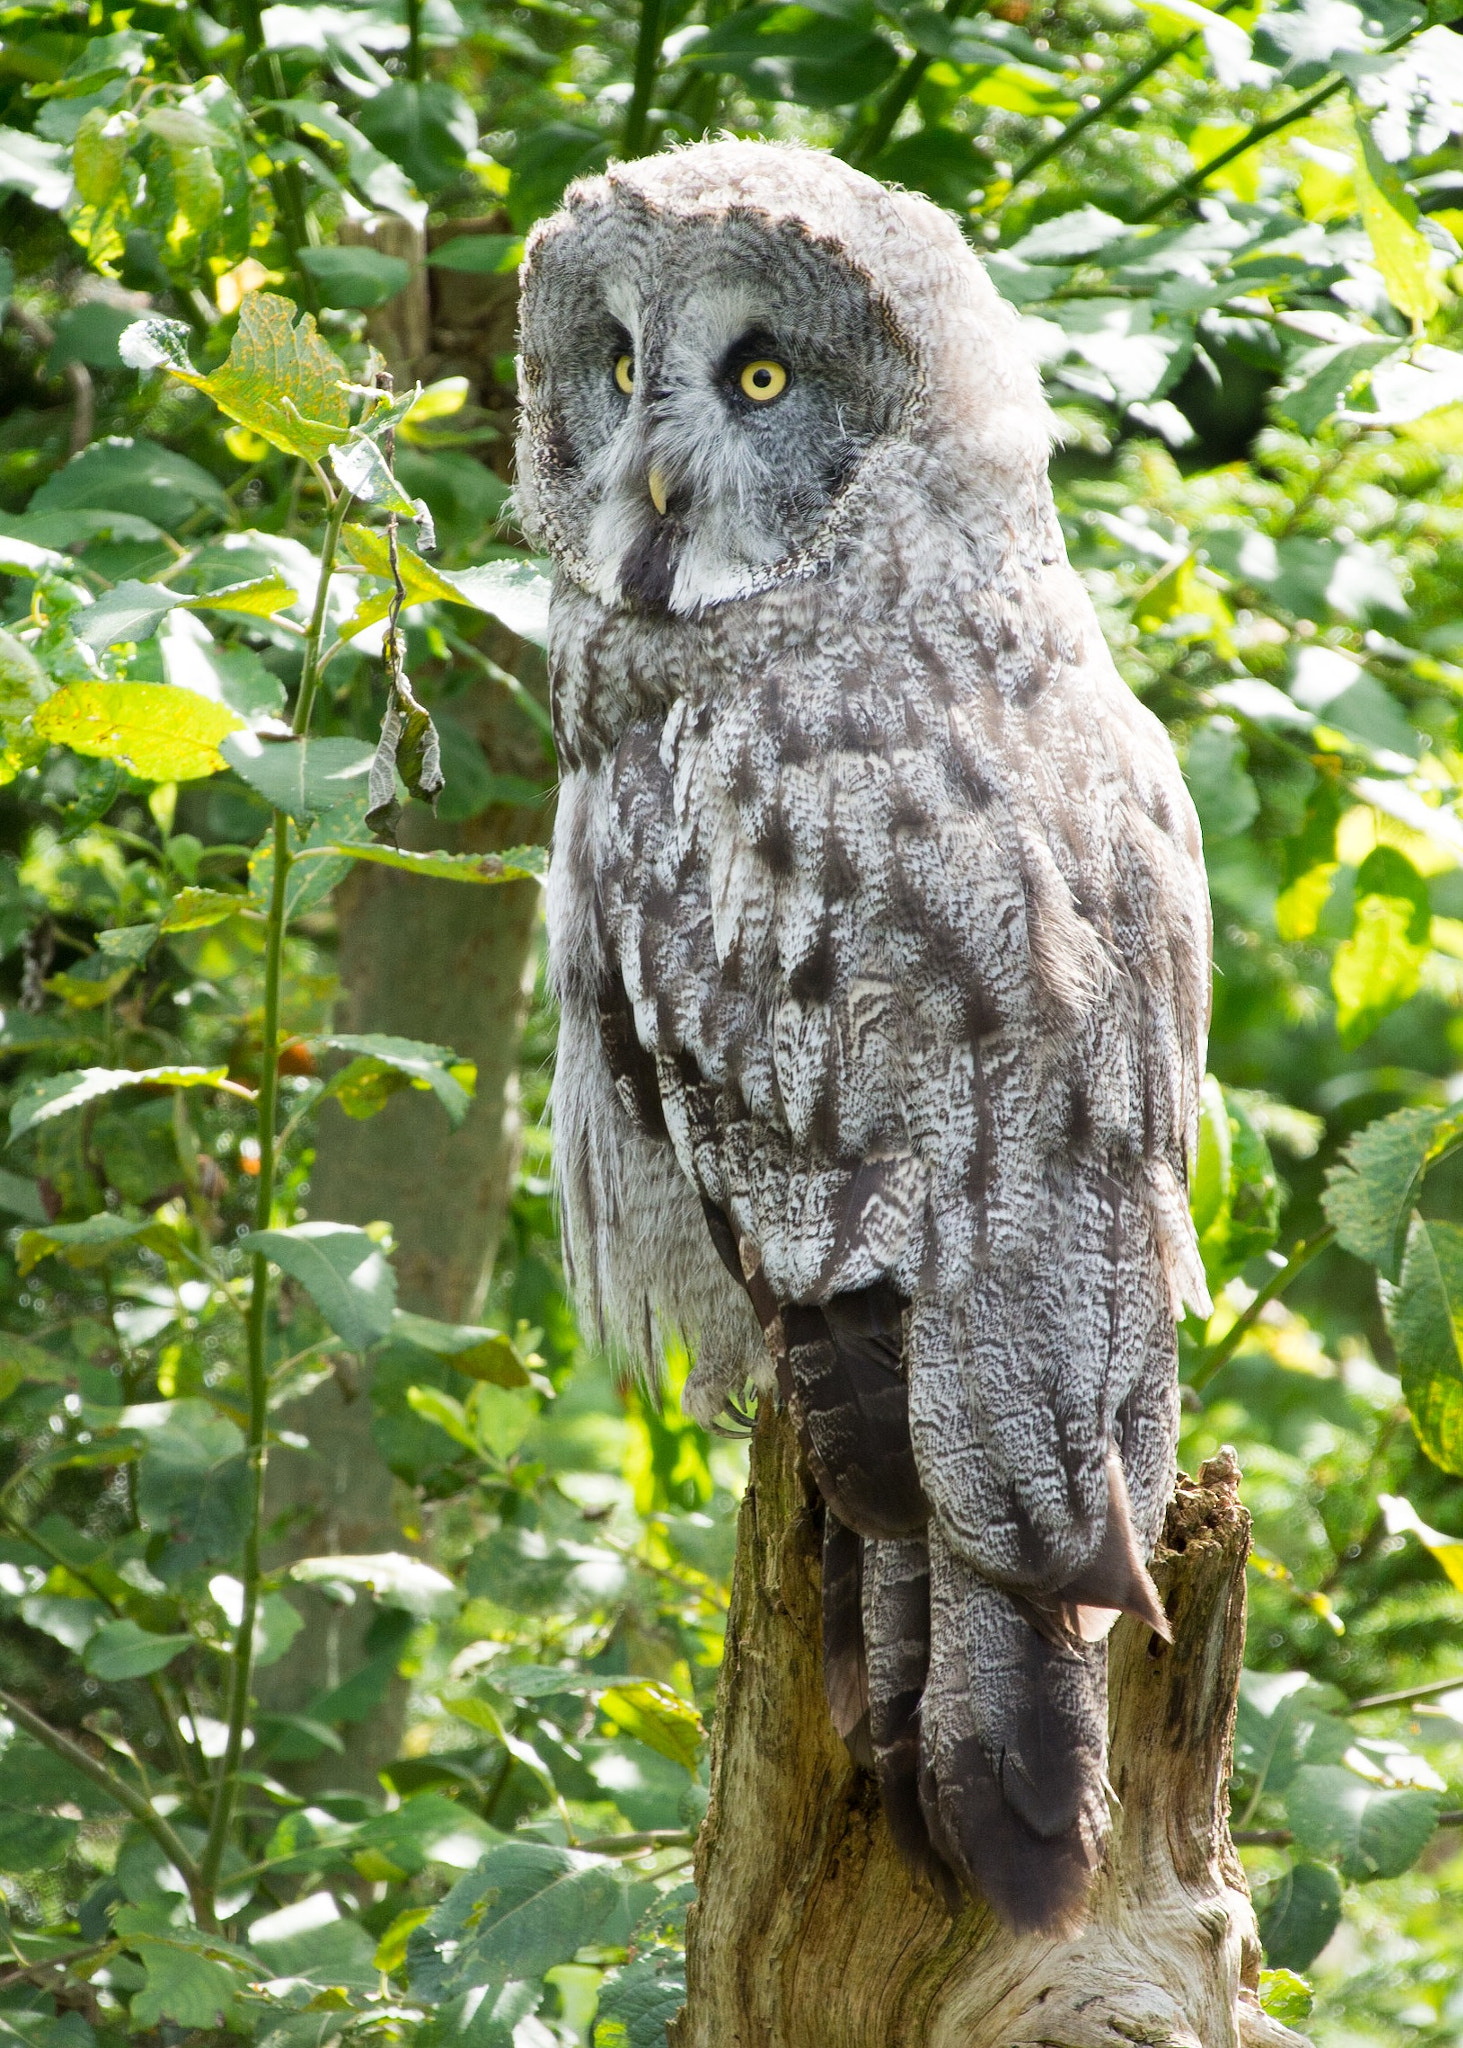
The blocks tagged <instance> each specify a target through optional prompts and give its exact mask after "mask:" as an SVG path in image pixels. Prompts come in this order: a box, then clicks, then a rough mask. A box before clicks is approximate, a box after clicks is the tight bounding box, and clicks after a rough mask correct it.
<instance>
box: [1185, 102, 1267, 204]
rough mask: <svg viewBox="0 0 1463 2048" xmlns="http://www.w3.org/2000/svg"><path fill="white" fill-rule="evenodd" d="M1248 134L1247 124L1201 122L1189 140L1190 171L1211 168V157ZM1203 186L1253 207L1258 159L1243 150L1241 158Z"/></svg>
mask: <svg viewBox="0 0 1463 2048" xmlns="http://www.w3.org/2000/svg"><path fill="white" fill-rule="evenodd" d="M1249 132H1250V131H1249V124H1248V122H1245V121H1201V122H1200V123H1199V125H1198V127H1197V128H1196V129H1195V130H1194V132H1193V134H1192V135H1191V136H1190V137H1189V155H1190V156H1191V157H1192V158H1193V159H1194V168H1195V169H1196V170H1200V171H1202V170H1203V168H1204V166H1205V164H1212V163H1213V161H1214V159H1215V157H1217V156H1223V154H1224V152H1225V150H1227V149H1229V148H1230V147H1231V146H1232V145H1233V144H1234V143H1236V142H1238V141H1239V139H1240V137H1241V136H1243V135H1248V134H1249ZM1204 182H1205V183H1206V184H1207V185H1211V186H1213V187H1215V188H1217V189H1219V190H1221V191H1225V192H1232V193H1233V194H1234V196H1235V198H1236V199H1243V200H1245V201H1246V202H1248V203H1253V202H1254V201H1255V200H1256V199H1258V198H1259V196H1260V158H1259V157H1258V156H1257V155H1256V153H1255V152H1254V150H1252V149H1247V150H1246V151H1245V152H1244V154H1243V156H1237V157H1235V158H1234V160H1233V161H1232V162H1231V163H1227V164H1226V165H1225V166H1224V168H1223V170H1220V171H1216V172H1215V173H1214V176H1213V177H1212V178H1206V179H1205V181H1204Z"/></svg>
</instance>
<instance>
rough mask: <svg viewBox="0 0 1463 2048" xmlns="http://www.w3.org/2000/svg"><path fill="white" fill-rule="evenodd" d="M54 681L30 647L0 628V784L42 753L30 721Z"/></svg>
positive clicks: (37, 759) (41, 741)
mask: <svg viewBox="0 0 1463 2048" xmlns="http://www.w3.org/2000/svg"><path fill="white" fill-rule="evenodd" d="M53 687H54V685H53V684H52V682H51V678H50V677H49V676H48V675H47V674H46V671H45V670H44V669H43V668H42V667H41V665H40V663H39V662H38V661H37V660H36V658H35V656H34V655H33V654H32V653H31V651H30V649H29V648H28V647H27V646H26V645H25V643H24V642H23V641H21V640H17V639H16V638H15V636H14V635H13V634H11V633H7V632H5V631H4V630H3V628H0V784H4V783H7V782H13V781H14V780H15V778H16V776H17V775H18V774H19V773H20V771H21V769H22V768H29V767H31V766H33V765H34V763H35V762H37V761H39V760H40V759H41V758H42V757H43V756H44V754H45V751H46V744H45V741H44V740H42V739H40V738H39V737H38V736H37V735H36V734H35V732H34V731H33V727H32V721H33V719H34V717H35V714H36V712H37V711H39V709H40V707H41V706H42V705H43V704H44V703H45V701H46V699H47V698H48V697H49V696H50V694H51V691H52V689H53Z"/></svg>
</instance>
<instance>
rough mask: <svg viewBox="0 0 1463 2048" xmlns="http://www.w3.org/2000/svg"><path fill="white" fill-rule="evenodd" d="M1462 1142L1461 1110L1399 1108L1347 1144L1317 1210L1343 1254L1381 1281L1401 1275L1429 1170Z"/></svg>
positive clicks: (1328, 1180)
mask: <svg viewBox="0 0 1463 2048" xmlns="http://www.w3.org/2000/svg"><path fill="white" fill-rule="evenodd" d="M1460 1140H1463V1110H1458V1109H1420V1108H1418V1109H1399V1110H1396V1111H1394V1112H1393V1114H1392V1115H1391V1116H1384V1117H1378V1118H1377V1119H1376V1121H1375V1122H1373V1123H1369V1124H1367V1125H1366V1126H1365V1128H1364V1129H1362V1130H1360V1131H1358V1132H1357V1133H1356V1135H1355V1136H1354V1137H1353V1138H1351V1139H1349V1140H1348V1142H1347V1145H1346V1147H1345V1150H1344V1151H1343V1152H1342V1154H1341V1158H1340V1161H1339V1162H1338V1163H1337V1164H1336V1165H1335V1166H1333V1167H1331V1168H1330V1169H1329V1170H1328V1172H1327V1174H1326V1191H1325V1193H1324V1194H1323V1195H1322V1197H1321V1206H1322V1208H1323V1209H1324V1210H1325V1212H1326V1220H1327V1221H1328V1222H1329V1223H1330V1224H1331V1225H1332V1226H1333V1227H1334V1229H1335V1232H1336V1235H1337V1238H1338V1239H1339V1240H1340V1242H1341V1243H1342V1244H1343V1245H1344V1246H1345V1247H1346V1249H1347V1251H1349V1252H1354V1253H1355V1254H1356V1256H1357V1258H1359V1259H1367V1260H1369V1261H1370V1262H1371V1264H1372V1265H1374V1266H1375V1267H1376V1268H1377V1270H1378V1271H1379V1272H1380V1273H1381V1275H1382V1277H1383V1279H1385V1280H1396V1279H1397V1278H1398V1277H1399V1274H1400V1267H1401V1260H1402V1251H1403V1239H1404V1236H1405V1234H1406V1232H1407V1228H1408V1224H1409V1220H1410V1218H1411V1215H1412V1211H1413V1209H1414V1207H1415V1206H1416V1203H1417V1196H1418V1191H1419V1189H1420V1188H1421V1186H1422V1181H1423V1176H1424V1175H1425V1174H1426V1172H1427V1169H1428V1167H1429V1166H1430V1165H1431V1164H1433V1163H1434V1162H1435V1161H1437V1160H1438V1159H1441V1158H1442V1157H1443V1155H1444V1154H1445V1153H1447V1152H1449V1151H1451V1150H1452V1148H1453V1147H1454V1146H1455V1145H1456V1144H1458V1143H1459V1142H1460Z"/></svg>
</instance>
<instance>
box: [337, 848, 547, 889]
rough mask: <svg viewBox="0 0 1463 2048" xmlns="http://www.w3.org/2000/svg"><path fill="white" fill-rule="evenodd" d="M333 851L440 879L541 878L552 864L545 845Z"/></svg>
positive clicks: (348, 856) (507, 880)
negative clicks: (459, 849)
mask: <svg viewBox="0 0 1463 2048" xmlns="http://www.w3.org/2000/svg"><path fill="white" fill-rule="evenodd" d="M329 851H330V852H331V853H336V854H341V855H343V856H345V857H346V858H348V859H350V860H364V861H373V862H374V863H375V864H376V865H377V866H378V867H384V868H403V869H405V871H406V872H407V874H409V875H427V876H431V877H432V878H434V879H435V880H437V881H440V882H539V881H542V880H543V877H544V874H545V872H546V870H547V868H548V854H547V853H546V851H545V850H544V848H543V847H541V846H511V847H509V848H508V849H507V850H506V851H505V852H503V853H413V852H411V851H410V850H409V849H408V848H406V847H401V846H376V845H369V846H368V845H365V844H361V845H354V846H351V845H337V846H332V847H330V848H329Z"/></svg>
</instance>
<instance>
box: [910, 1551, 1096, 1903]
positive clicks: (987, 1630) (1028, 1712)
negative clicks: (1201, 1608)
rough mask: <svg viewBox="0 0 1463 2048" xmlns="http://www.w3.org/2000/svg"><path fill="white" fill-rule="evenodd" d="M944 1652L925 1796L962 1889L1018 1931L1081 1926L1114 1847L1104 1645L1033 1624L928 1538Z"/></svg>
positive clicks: (929, 1727)
mask: <svg viewBox="0 0 1463 2048" xmlns="http://www.w3.org/2000/svg"><path fill="white" fill-rule="evenodd" d="M930 1550H931V1566H932V1575H931V1633H932V1637H933V1641H934V1644H935V1654H934V1656H933V1658H932V1660H931V1665H930V1677H929V1683H928V1685H927V1687H926V1691H925V1696H924V1704H923V1709H922V1713H921V1771H920V1798H921V1802H922V1805H923V1808H924V1813H925V1818H926V1820H927V1822H928V1825H929V1830H930V1835H931V1838H932V1839H933V1841H934V1842H935V1844H936V1846H937V1847H938V1849H939V1850H940V1853H941V1854H942V1855H943V1856H944V1857H945V1858H946V1860H947V1861H948V1862H949V1863H950V1865H951V1866H952V1868H953V1869H954V1870H955V1871H956V1872H957V1874H958V1875H959V1876H960V1877H961V1879H962V1880H963V1881H964V1882H965V1883H966V1884H967V1885H969V1886H970V1887H971V1888H972V1889H973V1890H975V1891H978V1892H979V1893H980V1894H981V1895H982V1896H983V1897H984V1898H985V1899H987V1900H988V1901H989V1903H990V1904H991V1905H992V1906H993V1907H994V1909H995V1910H996V1912H997V1913H999V1914H1000V1916H1001V1918H1002V1919H1003V1920H1004V1921H1005V1922H1006V1923H1007V1925H1008V1926H1010V1927H1012V1928H1015V1929H1016V1930H1017V1931H1018V1932H1048V1933H1054V1934H1056V1933H1063V1934H1065V1933H1070V1932H1072V1931H1073V1930H1074V1929H1075V1928H1076V1927H1077V1926H1078V1925H1080V1923H1081V1919H1082V1909H1083V1905H1084V1902H1085V1899H1086V1895H1087V1889H1088V1884H1089V1882H1090V1879H1091V1876H1092V1873H1093V1871H1094V1870H1095V1869H1096V1867H1097V1864H1098V1862H1099V1861H1100V1860H1101V1857H1102V1852H1103V1848H1104V1846H1105V1844H1106V1841H1107V1831H1108V1816H1107V1801H1106V1796H1105V1777H1104V1763H1105V1753H1106V1736H1107V1646H1106V1644H1105V1643H1103V1642H1097V1643H1084V1642H1083V1641H1082V1640H1081V1638H1080V1636H1078V1635H1077V1634H1075V1633H1073V1632H1070V1631H1069V1630H1068V1629H1067V1628H1066V1627H1065V1626H1063V1625H1062V1621H1061V1618H1060V1616H1056V1617H1051V1616H1048V1615H1043V1616H1042V1617H1040V1618H1041V1620H1042V1621H1043V1623H1044V1626H1043V1628H1042V1629H1041V1630H1038V1629H1037V1628H1034V1627H1033V1626H1032V1625H1031V1623H1030V1622H1029V1621H1028V1620H1027V1619H1026V1618H1025V1617H1024V1616H1023V1615H1022V1613H1021V1612H1020V1610H1019V1609H1018V1607H1017V1606H1016V1604H1015V1602H1014V1601H1013V1600H1012V1599H1011V1598H1010V1597H1009V1596H1008V1595H1007V1594H1005V1593H1003V1592H1001V1591H1000V1590H999V1588H997V1587H995V1586H992V1585H990V1584H989V1583H988V1582H987V1581H985V1580H982V1579H978V1578H976V1577H975V1576H974V1574H973V1573H971V1572H970V1571H969V1569H968V1568H967V1567H966V1566H965V1565H963V1564H962V1563H961V1562H960V1561H959V1559H958V1558H956V1557H955V1556H954V1555H953V1554H952V1553H951V1552H950V1551H949V1550H948V1549H947V1548H946V1547H945V1545H944V1544H943V1542H942V1541H941V1539H940V1537H939V1534H938V1531H937V1530H934V1529H933V1528H932V1530H931V1543H930Z"/></svg>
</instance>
